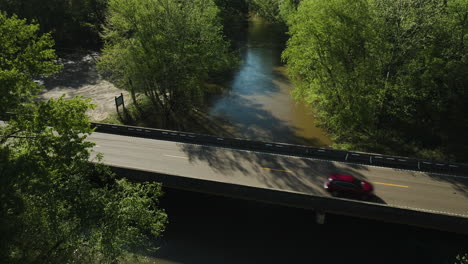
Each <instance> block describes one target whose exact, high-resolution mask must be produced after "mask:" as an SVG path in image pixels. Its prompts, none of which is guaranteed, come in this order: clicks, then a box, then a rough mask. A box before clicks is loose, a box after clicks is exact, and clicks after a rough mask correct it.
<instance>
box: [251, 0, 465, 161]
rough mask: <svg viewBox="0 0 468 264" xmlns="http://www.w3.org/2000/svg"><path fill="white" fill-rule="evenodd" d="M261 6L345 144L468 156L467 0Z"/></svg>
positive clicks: (264, 1) (302, 82)
mask: <svg viewBox="0 0 468 264" xmlns="http://www.w3.org/2000/svg"><path fill="white" fill-rule="evenodd" d="M252 1H253V2H256V3H257V4H256V6H257V7H260V10H263V11H261V12H259V13H260V14H263V13H266V14H267V17H270V18H274V19H276V20H275V21H277V22H282V21H285V22H286V23H287V24H288V27H289V34H290V39H289V41H288V44H287V49H286V50H285V51H284V53H283V58H284V60H285V62H287V65H288V72H289V74H290V76H291V78H292V79H293V81H294V83H295V86H296V89H295V91H294V95H295V97H296V98H297V99H298V100H305V101H306V102H307V103H309V104H310V105H312V106H313V108H314V110H315V111H316V114H317V115H318V117H319V119H320V121H321V124H322V125H323V126H324V127H325V128H327V130H328V132H329V133H330V134H331V135H332V137H333V139H334V140H335V142H337V143H338V144H336V146H337V147H340V148H350V149H355V150H365V151H374V152H384V153H391V154H400V155H419V156H422V157H427V158H435V159H439V160H443V159H452V160H460V161H462V160H464V161H467V160H468V155H467V153H466V149H467V146H468V140H467V139H466V136H464V135H465V134H466V130H467V128H468V127H467V124H468V120H467V116H466V114H465V113H466V112H467V110H468V109H467V103H466V102H468V74H467V72H468V43H467V41H468V38H467V34H468V1H467V0H447V1H443V0H440V1H429V0H399V1H384V0H357V1H354V0H353V1H351V0H331V1H320V0H302V1H273V0H252ZM274 3H276V8H274V7H273V6H274ZM262 6H265V8H266V9H265V8H262ZM271 10H275V11H274V12H273V11H271ZM268 14H274V15H268ZM278 17H279V18H278Z"/></svg>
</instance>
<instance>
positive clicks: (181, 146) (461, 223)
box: [89, 123, 468, 234]
mask: <svg viewBox="0 0 468 264" xmlns="http://www.w3.org/2000/svg"><path fill="white" fill-rule="evenodd" d="M93 125H94V126H95V127H96V132H94V133H93V134H92V135H91V136H90V137H89V140H90V141H93V142H95V143H96V146H95V148H94V153H96V152H100V153H103V154H104V163H105V164H107V165H109V166H110V167H111V168H112V169H113V170H114V171H115V172H116V173H117V174H118V175H120V176H122V177H128V178H131V179H132V180H140V181H158V182H161V183H162V184H163V185H164V186H167V187H171V188H178V189H184V190H190V191H196V192H203V193H210V194H215V195H221V196H227V197H234V198H241V199H251V200H257V201H261V202H267V203H274V204H282V205H286V206H292V207H299V208H306V209H311V210H314V211H316V212H317V220H318V221H319V222H323V219H324V216H325V214H326V213H332V214H338V215H349V216H355V217H361V218H369V219H375V220H379V221H386V222H392V223H400V224H407V225H414V226H420V227H425V228H433V229H439V230H444V231H450V232H456V233H462V234H468V166H467V165H466V164H451V163H433V162H431V161H425V160H416V159H410V158H405V157H391V156H383V155H378V154H368V153H356V152H346V151H338V150H331V149H324V148H312V147H306V146H296V145H288V144H280V143H269V142H258V141H249V140H243V139H233V138H222V137H212V136H207V135H200V134H193V133H185V132H176V131H167V130H158V129H149V128H142V127H130V126H119V125H109V124H98V123H95V124H93ZM332 173H338V174H351V175H354V176H356V177H359V178H361V179H365V180H367V181H370V182H372V183H373V184H374V187H375V195H376V196H375V197H374V198H372V199H371V200H370V201H359V200H351V199H342V198H335V197H331V196H330V195H329V194H328V193H327V192H326V191H325V190H324V189H323V183H324V182H325V180H326V179H327V175H328V174H332Z"/></svg>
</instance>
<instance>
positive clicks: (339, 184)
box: [323, 174, 374, 200]
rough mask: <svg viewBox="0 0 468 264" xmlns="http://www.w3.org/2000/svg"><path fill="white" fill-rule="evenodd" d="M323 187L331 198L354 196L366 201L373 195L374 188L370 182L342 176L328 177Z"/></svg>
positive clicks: (332, 175) (333, 175)
mask: <svg viewBox="0 0 468 264" xmlns="http://www.w3.org/2000/svg"><path fill="white" fill-rule="evenodd" d="M323 187H325V189H326V190H327V191H329V192H330V193H331V194H332V195H333V196H340V195H344V196H355V197H359V198H362V199H364V200H366V199H368V198H369V197H370V196H372V195H373V194H374V187H373V186H372V184H371V183H370V182H367V181H364V180H360V179H358V178H356V177H353V176H351V175H344V174H331V175H329V176H328V180H327V181H326V182H325V183H324V185H323Z"/></svg>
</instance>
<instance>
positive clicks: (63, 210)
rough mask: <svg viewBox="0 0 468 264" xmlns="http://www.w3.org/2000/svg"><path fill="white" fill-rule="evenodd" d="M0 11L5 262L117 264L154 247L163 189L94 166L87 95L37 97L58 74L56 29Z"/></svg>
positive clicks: (0, 224)
mask: <svg viewBox="0 0 468 264" xmlns="http://www.w3.org/2000/svg"><path fill="white" fill-rule="evenodd" d="M38 30H39V26H38V25H35V24H27V23H26V21H25V20H21V19H18V18H17V17H14V16H13V17H8V16H7V15H5V14H4V13H0V50H1V53H0V100H1V102H0V105H1V106H0V113H2V114H3V115H2V118H5V115H4V114H5V112H6V111H10V112H14V113H16V114H15V115H14V116H12V117H11V119H10V121H9V122H8V123H6V124H5V123H2V124H1V125H0V176H1V177H0V180H1V184H0V197H1V203H0V233H1V234H2V235H1V237H0V259H1V261H2V263H115V261H117V260H121V259H123V258H126V257H128V256H129V251H131V250H135V249H143V248H148V246H149V242H148V241H149V240H148V236H151V237H157V236H159V235H160V234H161V232H162V231H163V229H164V225H165V223H166V214H165V213H164V211H162V210H161V209H159V208H158V197H159V196H160V195H161V186H160V185H159V184H157V183H151V184H136V183H131V182H128V181H127V180H118V179H116V178H115V176H114V174H113V173H111V172H110V171H109V169H108V168H107V167H105V166H104V165H102V164H100V163H99V161H100V157H99V156H98V157H96V158H95V159H94V160H95V163H89V159H90V155H91V154H90V148H91V147H92V146H93V143H90V142H87V141H86V137H87V135H88V134H90V133H91V132H92V129H91V128H90V123H89V120H88V117H87V115H86V113H85V112H86V110H87V109H88V108H89V107H90V105H89V103H88V101H85V100H81V99H79V98H75V99H72V100H64V99H63V98H60V99H57V100H50V101H48V102H36V101H37V100H34V99H35V97H36V95H37V92H38V90H39V89H40V88H41V87H40V85H38V84H37V83H36V82H34V81H33V79H34V78H37V77H38V76H40V75H49V74H52V73H54V72H55V71H56V70H57V69H58V68H59V67H58V66H57V65H55V63H54V58H55V53H54V51H53V50H52V49H51V47H52V45H53V40H52V39H51V37H50V35H47V34H46V35H38Z"/></svg>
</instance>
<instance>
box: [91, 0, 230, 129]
mask: <svg viewBox="0 0 468 264" xmlns="http://www.w3.org/2000/svg"><path fill="white" fill-rule="evenodd" d="M218 12H219V9H218V8H217V6H216V5H215V3H214V2H213V1H212V0H194V1H186V2H183V3H179V2H177V1H172V0H163V1H156V0H132V1H126V0H110V1H109V13H108V17H107V25H106V30H105V32H104V39H105V41H106V46H105V47H104V49H103V55H102V57H101V59H100V64H99V66H100V70H101V72H102V73H104V74H105V75H107V76H108V77H109V78H111V79H112V80H113V81H114V82H115V83H116V84H117V86H118V87H121V88H124V89H126V90H128V91H130V93H131V94H132V99H133V102H134V104H135V105H138V100H137V98H136V94H137V93H138V94H142V95H143V94H144V95H145V96H146V97H147V98H149V99H150V101H151V103H152V104H153V105H154V106H156V107H157V109H159V111H160V114H162V116H163V117H164V119H165V121H166V124H163V126H165V127H167V125H168V124H167V123H169V122H171V121H174V120H177V117H176V115H175V113H176V112H177V113H181V112H186V111H188V110H190V107H191V106H193V105H196V104H197V102H199V100H200V99H201V98H202V95H203V88H204V86H203V83H204V81H205V80H206V79H207V77H208V74H209V73H211V72H214V71H223V70H226V69H228V68H229V67H230V66H231V65H232V64H233V62H234V57H233V56H232V55H231V54H230V53H229V50H228V47H229V44H228V42H226V41H225V40H224V39H223V35H222V34H221V33H222V26H221V23H220V19H219V17H218Z"/></svg>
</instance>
